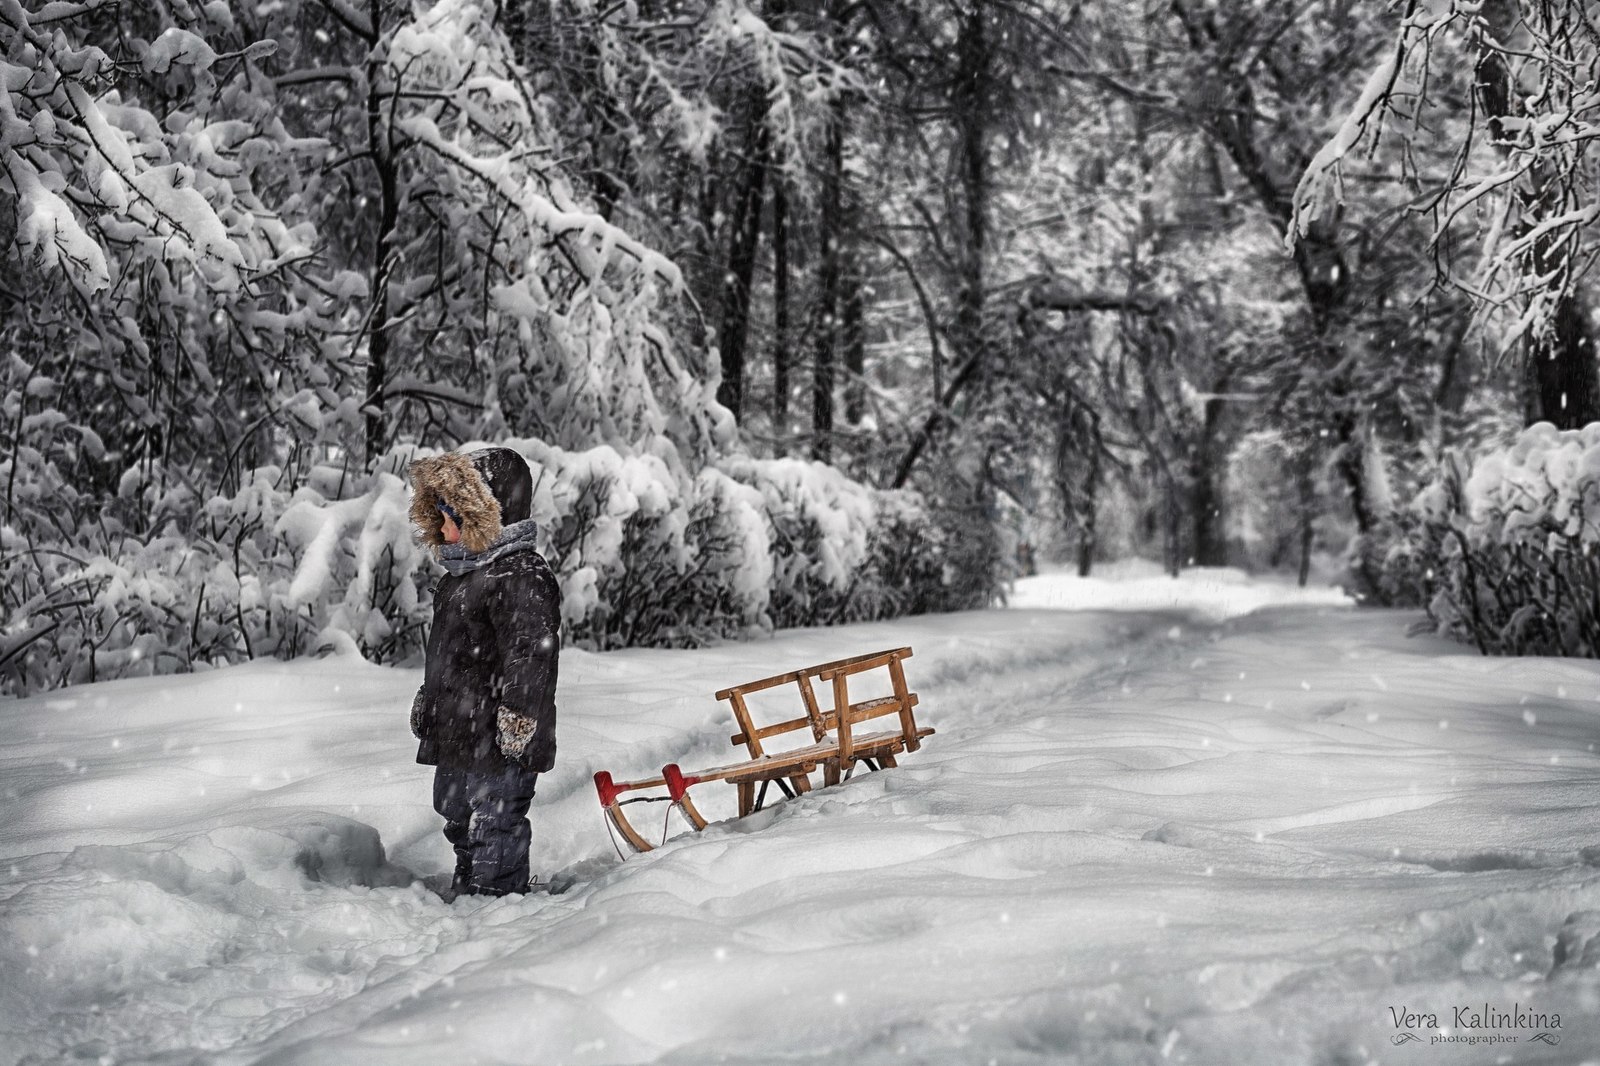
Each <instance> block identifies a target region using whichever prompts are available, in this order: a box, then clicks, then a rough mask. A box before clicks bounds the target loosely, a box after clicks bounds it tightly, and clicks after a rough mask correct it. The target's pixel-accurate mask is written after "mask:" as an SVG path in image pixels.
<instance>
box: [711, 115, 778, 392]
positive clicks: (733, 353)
mask: <svg viewBox="0 0 1600 1066" xmlns="http://www.w3.org/2000/svg"><path fill="white" fill-rule="evenodd" d="M764 101H765V97H764V96H763V103H762V104H761V105H760V106H757V107H753V108H752V109H751V111H752V114H751V117H750V122H751V128H750V132H749V136H748V137H747V138H746V144H747V148H748V154H747V159H746V161H745V170H744V181H743V183H742V184H741V186H740V189H739V198H738V201H737V203H736V206H735V208H734V216H733V227H732V228H733V240H732V246H731V247H730V248H729V250H728V270H727V273H726V275H725V280H724V282H723V289H722V331H721V333H720V334H719V335H718V337H717V341H718V345H719V347H720V348H721V351H722V382H721V384H719V385H718V386H717V402H718V403H720V404H722V406H724V407H726V408H727V409H728V410H730V411H732V412H733V416H734V417H735V418H738V417H739V416H740V415H741V414H742V413H743V406H744V362H745V358H744V357H745V350H746V347H747V345H748V340H749V334H750V283H751V281H752V280H753V279H754V277H755V270H756V253H757V251H758V250H759V248H760V245H761V201H762V198H763V196H764V194H765V191H766V185H767V152H768V141H769V133H768V130H767V125H766V113H767V109H766V105H765V102H764Z"/></svg>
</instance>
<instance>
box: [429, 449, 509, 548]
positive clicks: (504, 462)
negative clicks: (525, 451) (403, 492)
mask: <svg viewBox="0 0 1600 1066" xmlns="http://www.w3.org/2000/svg"><path fill="white" fill-rule="evenodd" d="M410 474H411V490H412V494H411V522H412V524H413V525H415V526H416V527H417V529H418V531H419V532H420V533H421V537H422V542H423V543H424V544H426V545H428V546H429V547H430V548H432V549H433V550H434V552H435V554H437V552H438V550H439V548H441V547H443V545H444V532H443V528H444V517H443V516H442V515H441V514H440V513H439V508H438V504H439V501H440V500H443V501H444V502H445V503H447V504H449V505H450V506H451V508H453V509H454V510H455V512H456V514H458V515H460V516H461V546H462V547H463V548H465V549H466V550H467V551H469V552H473V553H480V552H485V551H487V550H488V549H489V547H490V545H492V544H493V543H494V542H495V540H496V539H498V538H499V536H500V533H501V530H502V529H504V527H505V526H508V525H510V524H512V523H513V522H521V521H523V520H525V519H527V518H528V517H529V514H530V512H531V511H532V504H533V476H532V474H531V473H530V472H529V470H528V464H527V461H526V460H524V459H523V458H522V456H520V455H518V454H517V453H516V452H514V451H512V450H511V449H510V448H483V449H481V450H479V451H475V452H471V453H468V454H462V453H460V452H445V453H444V454H443V455H435V456H430V457H429V458H426V459H417V460H415V461H414V462H412V464H411V467H410Z"/></svg>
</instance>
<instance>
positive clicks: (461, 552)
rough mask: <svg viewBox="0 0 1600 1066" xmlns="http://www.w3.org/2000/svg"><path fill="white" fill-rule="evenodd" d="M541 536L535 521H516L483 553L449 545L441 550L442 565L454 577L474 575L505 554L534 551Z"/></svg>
mask: <svg viewBox="0 0 1600 1066" xmlns="http://www.w3.org/2000/svg"><path fill="white" fill-rule="evenodd" d="M538 536H539V524H538V523H537V522H535V521H534V520H533V519H531V518H524V519H523V520H522V521H520V522H513V523H511V524H510V525H509V526H506V527H505V528H504V529H502V530H501V531H500V535H499V536H498V537H496V538H495V539H494V543H493V544H491V545H489V546H488V547H487V548H485V549H484V550H483V551H481V552H469V551H467V549H466V548H464V547H462V546H461V545H460V544H445V545H442V546H441V547H440V548H439V564H440V565H441V566H443V567H444V568H445V569H446V570H448V571H450V574H451V576H453V577H460V576H461V575H462V574H470V573H472V571H474V570H476V569H478V567H480V566H487V565H488V564H489V563H492V562H494V561H495V560H496V559H498V558H500V557H501V556H502V555H510V554H511V553H512V552H523V551H533V550H534V548H535V547H536V545H535V543H534V542H535V541H536V540H537V539H538Z"/></svg>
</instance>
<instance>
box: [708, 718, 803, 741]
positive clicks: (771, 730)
mask: <svg viewBox="0 0 1600 1066" xmlns="http://www.w3.org/2000/svg"><path fill="white" fill-rule="evenodd" d="M810 724H811V718H810V717H809V716H807V717H805V718H793V719H790V720H789V721H787V722H779V723H777V724H776V725H764V726H762V727H761V728H760V729H757V730H756V739H757V740H766V739H767V738H768V737H775V736H777V735H778V734H779V733H791V732H793V731H794V730H796V729H799V728H801V727H802V726H808V725H810ZM728 739H729V741H731V742H732V743H734V744H747V743H749V738H748V737H746V736H745V735H744V734H743V733H735V734H734V735H733V736H731V737H729V738H728ZM813 739H816V738H813Z"/></svg>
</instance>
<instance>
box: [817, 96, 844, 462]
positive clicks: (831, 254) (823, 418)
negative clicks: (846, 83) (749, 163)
mask: <svg viewBox="0 0 1600 1066" xmlns="http://www.w3.org/2000/svg"><path fill="white" fill-rule="evenodd" d="M823 166H824V167H825V169H824V171H823V178H822V203H821V211H822V218H821V225H820V226H819V227H818V236H819V238H820V242H821V245H822V248H821V253H822V254H821V257H820V259H819V270H818V277H817V330H816V362H815V364H814V366H813V367H812V372H811V458H813V459H817V460H820V461H821V462H824V463H826V462H831V461H832V460H833V384H834V353H835V342H836V339H837V336H838V332H839V321H838V320H839V253H840V248H839V243H840V240H841V238H842V236H843V234H842V232H841V230H842V228H843V221H844V220H843V219H842V218H841V217H840V216H841V211H840V207H841V205H842V203H843V186H844V104H843V102H842V101H837V102H835V104H834V106H833V113H832V114H831V115H829V116H828V146H827V154H826V157H825V159H824V163H823Z"/></svg>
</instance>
